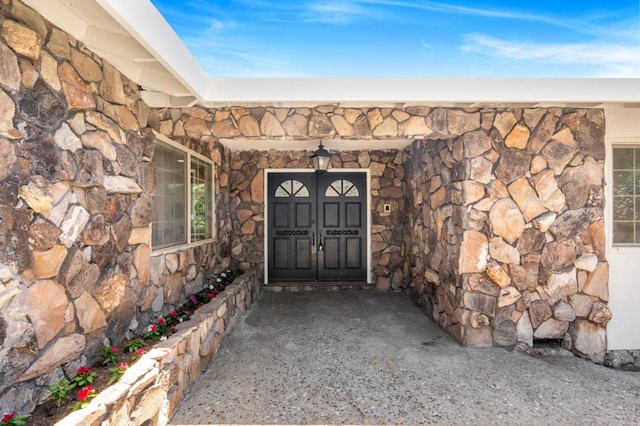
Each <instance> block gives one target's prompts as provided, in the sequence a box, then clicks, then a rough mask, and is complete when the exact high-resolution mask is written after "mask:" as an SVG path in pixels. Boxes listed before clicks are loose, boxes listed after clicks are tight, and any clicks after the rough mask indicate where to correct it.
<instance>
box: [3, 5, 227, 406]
mask: <svg viewBox="0 0 640 426" xmlns="http://www.w3.org/2000/svg"><path fill="white" fill-rule="evenodd" d="M0 12H1V14H0V87H1V90H0V412H11V411H17V412H20V413H25V412H29V411H31V410H32V409H33V408H34V407H35V405H36V404H37V403H39V402H41V401H42V400H43V399H44V398H46V397H47V396H48V391H47V390H46V387H47V385H49V384H52V383H57V382H58V381H59V380H60V379H61V378H62V377H63V376H64V374H65V372H69V374H73V372H74V371H75V369H76V368H77V367H78V366H79V365H80V364H81V363H82V364H85V363H86V364H91V363H92V362H93V361H94V360H95V359H96V358H97V357H98V356H99V353H100V350H101V346H102V345H103V343H104V342H106V341H108V342H110V343H111V344H113V345H119V344H120V343H122V341H123V340H124V339H125V337H126V336H128V335H130V333H137V332H140V331H142V330H143V329H144V327H145V326H146V323H145V321H146V320H147V319H148V318H149V317H152V316H155V315H157V314H158V313H161V312H164V311H168V310H169V309H171V306H167V304H168V303H170V304H175V303H176V301H178V300H179V299H180V298H182V297H184V295H185V288H186V290H187V291H188V290H189V287H190V285H195V284H197V283H198V282H199V281H200V280H202V277H203V276H204V275H205V274H206V271H207V270H208V269H214V268H217V267H218V266H219V265H221V264H224V265H225V266H226V264H228V263H229V260H228V244H226V245H225V243H224V238H226V234H225V228H224V226H223V227H222V229H221V231H220V233H219V236H220V238H221V239H220V240H219V241H220V243H219V244H208V245H203V246H201V247H195V248H192V249H190V250H187V251H185V252H183V253H180V252H177V253H175V254H173V255H167V256H166V257H163V258H161V259H157V260H155V263H154V264H153V265H151V263H150V257H151V250H150V242H151V230H150V226H149V225H150V223H151V219H152V213H153V204H152V196H153V194H154V191H155V167H154V165H153V163H152V162H151V158H152V156H153V152H154V145H155V143H154V140H155V136H154V134H153V131H152V130H151V128H150V127H148V117H149V114H150V110H149V108H148V107H147V106H146V105H145V104H144V102H142V101H141V99H140V93H139V88H138V86H137V85H136V84H135V83H133V82H131V81H129V80H128V79H127V78H126V77H124V76H123V75H121V74H120V73H119V72H118V71H117V70H115V69H114V68H113V67H112V66H111V65H109V64H108V63H106V62H104V61H103V60H101V58H100V57H98V56H96V55H95V54H93V53H92V52H90V51H88V50H87V49H86V48H85V47H84V46H83V45H82V44H81V43H79V42H77V41H76V40H75V39H73V37H71V36H69V35H68V34H66V33H64V32H63V31H61V30H59V29H58V28H56V27H54V26H52V25H51V24H50V23H48V22H47V21H45V20H44V19H43V18H42V17H41V16H40V15H39V14H38V13H36V12H34V11H33V10H32V9H29V8H28V7H26V6H25V5H24V4H23V3H22V2H20V1H18V0H14V1H10V0H3V1H1V2H0ZM192 148H194V149H196V150H197V151H198V152H200V153H202V154H204V155H207V156H210V157H212V158H214V159H215V160H216V163H217V166H218V167H217V170H218V172H219V174H220V175H222V176H223V175H224V170H225V167H228V164H227V166H225V164H224V162H225V156H224V150H223V149H222V148H221V147H219V146H217V147H216V146H214V145H197V146H192ZM222 180H223V179H222V178H220V181H222ZM220 193H221V194H224V190H221V191H220ZM225 250H227V254H226V255H225ZM150 266H151V267H150ZM165 276H166V279H165V278H164V277H165ZM194 283H195V284H194ZM163 302H164V303H163Z"/></svg>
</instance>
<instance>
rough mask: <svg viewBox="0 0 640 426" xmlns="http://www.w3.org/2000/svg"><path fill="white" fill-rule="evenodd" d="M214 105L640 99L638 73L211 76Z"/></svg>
mask: <svg viewBox="0 0 640 426" xmlns="http://www.w3.org/2000/svg"><path fill="white" fill-rule="evenodd" d="M205 98H206V99H207V100H208V101H209V104H211V105H212V106H215V105H225V104H226V105H232V104H234V103H237V104H256V105H262V104H276V105H278V104H281V105H296V104H298V105H318V104H335V103H339V104H341V105H345V106H348V105H353V106H370V105H378V106H383V105H391V106H394V105H395V106H411V105H443V106H461V107H463V106H502V105H504V106H514V107H533V106H564V105H575V106H584V107H596V106H602V104H604V103H612V102H613V103H638V102H640V79H637V78H615V79H614V78H406V79H393V78H388V79H384V78H382V79H380V78H378V79H371V78H363V79H358V78H350V79H346V78H342V79H341V78H282V79H278V78H262V79H261V78H243V79H212V80H211V82H210V85H209V89H208V92H207V95H206V97H205Z"/></svg>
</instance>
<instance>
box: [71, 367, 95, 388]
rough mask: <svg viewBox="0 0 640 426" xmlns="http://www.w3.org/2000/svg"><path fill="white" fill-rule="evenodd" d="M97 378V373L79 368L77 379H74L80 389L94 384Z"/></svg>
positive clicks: (85, 368)
mask: <svg viewBox="0 0 640 426" xmlns="http://www.w3.org/2000/svg"><path fill="white" fill-rule="evenodd" d="M95 377H96V373H95V371H91V369H90V368H87V367H80V368H78V371H77V373H76V377H74V378H73V383H74V384H75V385H76V386H78V387H81V386H86V385H90V384H91V383H93V379H94V378H95Z"/></svg>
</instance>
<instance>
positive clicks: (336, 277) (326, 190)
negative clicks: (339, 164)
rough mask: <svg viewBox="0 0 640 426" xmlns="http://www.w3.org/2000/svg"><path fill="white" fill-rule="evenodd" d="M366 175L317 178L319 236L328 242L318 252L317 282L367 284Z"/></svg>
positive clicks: (327, 174)
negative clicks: (365, 244)
mask: <svg viewBox="0 0 640 426" xmlns="http://www.w3.org/2000/svg"><path fill="white" fill-rule="evenodd" d="M365 177H366V175H365V174H364V173H324V174H321V175H318V203H319V205H320V206H321V207H320V208H319V209H318V212H319V213H318V214H319V215H320V217H319V221H318V222H319V223H320V224H321V226H320V227H319V229H318V235H321V236H322V238H324V239H325V244H324V250H323V251H321V252H318V259H319V261H318V280H320V281H354V280H358V281H366V266H365V265H366V261H365V255H366V250H364V244H363V240H365V238H366V216H365V214H364V213H365V206H366V181H365Z"/></svg>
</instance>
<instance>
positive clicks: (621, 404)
mask: <svg viewBox="0 0 640 426" xmlns="http://www.w3.org/2000/svg"><path fill="white" fill-rule="evenodd" d="M171 424H173V425H205V424H455V425H458V424H469V425H471V424H473V425H478V424H481V425H494V424H506V425H517V424H523V425H524V424H526V425H532V424H533V425H557V424H562V425H618V424H619V425H632V424H635V425H639V424H640V373H635V372H623V371H614V370H611V369H608V368H605V367H601V366H597V365H594V364H591V363H589V362H587V361H584V360H582V359H579V358H574V357H572V356H569V357H567V356H555V357H544V358H533V357H530V356H527V355H524V354H522V353H518V352H509V351H507V350H504V349H498V348H489V349H469V348H463V347H460V346H459V345H458V344H456V343H455V341H453V339H452V338H450V337H449V336H448V335H447V334H445V333H444V332H442V331H441V330H440V329H439V328H438V327H437V326H435V325H434V324H433V323H432V322H431V321H430V320H429V319H428V318H427V317H426V316H424V315H423V314H422V312H421V311H420V310H419V309H418V308H417V307H415V306H414V305H413V303H412V302H411V300H410V299H409V298H408V297H407V296H405V295H402V294H395V293H375V292H328V291H327V292H324V291H318V292H305V293H296V292H287V293H265V294H263V296H262V299H261V300H260V301H259V302H258V303H257V304H255V305H254V307H253V308H252V309H251V310H250V312H249V313H248V314H247V315H246V316H245V317H244V319H243V320H242V321H241V322H240V323H239V324H238V325H237V326H236V328H235V330H234V331H233V332H232V333H231V335H230V336H229V337H228V338H227V339H226V341H225V342H224V343H223V345H222V347H221V349H220V351H219V352H218V355H217V357H216V359H215V360H214V361H213V363H212V365H211V366H210V368H209V370H208V371H207V372H206V373H205V374H203V376H202V378H201V379H200V380H199V382H198V383H197V384H196V385H195V387H194V388H193V389H192V391H191V393H190V394H189V396H188V397H187V398H186V399H185V401H184V402H183V404H182V406H181V408H180V410H179V411H178V412H177V413H176V415H175V416H174V418H173V420H172V422H171Z"/></svg>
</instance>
